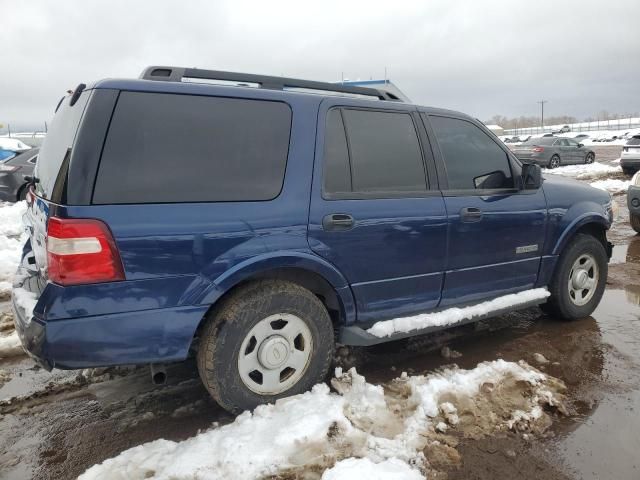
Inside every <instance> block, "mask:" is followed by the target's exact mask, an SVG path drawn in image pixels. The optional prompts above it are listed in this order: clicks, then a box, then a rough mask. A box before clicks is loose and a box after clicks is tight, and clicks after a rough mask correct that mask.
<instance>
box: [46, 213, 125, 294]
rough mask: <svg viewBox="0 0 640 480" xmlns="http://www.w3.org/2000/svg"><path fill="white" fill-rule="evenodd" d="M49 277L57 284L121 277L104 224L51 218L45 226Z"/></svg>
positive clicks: (122, 278)
mask: <svg viewBox="0 0 640 480" xmlns="http://www.w3.org/2000/svg"><path fill="white" fill-rule="evenodd" d="M47 260H48V272H49V279H50V280H51V281H52V282H55V283H59V284H60V285H79V284H84V283H98V282H115V281H118V280H124V269H123V268H122V261H121V260H120V254H119V253H118V247H117V246H116V243H115V242H114V240H113V237H112V235H111V232H110V231H109V228H108V227H107V225H106V224H104V223H103V222H101V221H99V220H93V219H85V218H82V219H79V218H72V219H68V218H57V217H51V218H50V219H49V223H48V225H47Z"/></svg>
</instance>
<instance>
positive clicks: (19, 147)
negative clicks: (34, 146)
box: [0, 137, 31, 152]
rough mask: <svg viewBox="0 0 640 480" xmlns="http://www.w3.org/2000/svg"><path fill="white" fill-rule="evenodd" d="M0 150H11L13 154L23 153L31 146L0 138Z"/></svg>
mask: <svg viewBox="0 0 640 480" xmlns="http://www.w3.org/2000/svg"><path fill="white" fill-rule="evenodd" d="M0 148H1V149H5V150H13V151H14V152H24V151H25V150H29V149H30V148H31V145H27V144H26V143H24V142H23V141H22V140H18V139H17V138H11V137H0Z"/></svg>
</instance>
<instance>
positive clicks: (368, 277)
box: [13, 67, 612, 411]
mask: <svg viewBox="0 0 640 480" xmlns="http://www.w3.org/2000/svg"><path fill="white" fill-rule="evenodd" d="M29 181H30V182H31V184H32V187H31V189H30V192H29V194H28V196H27V203H28V212H27V215H26V216H25V222H26V224H27V227H26V228H27V229H28V232H29V240H28V242H27V243H26V245H25V247H24V254H23V258H22V262H21V265H20V268H19V271H18V274H17V275H16V280H15V285H14V294H13V307H14V313H15V322H16V328H17V330H18V333H19V336H20V338H21V340H22V343H23V345H24V347H25V349H26V350H27V351H28V352H29V353H30V354H31V355H32V356H33V357H34V358H35V359H36V361H37V362H38V363H39V364H41V365H43V366H44V367H45V368H47V369H52V368H62V369H75V368H86V367H96V366H108V365H119V364H151V365H152V367H153V368H152V371H156V372H157V373H158V372H159V373H162V367H161V365H163V364H166V363H168V362H176V361H181V360H184V359H186V358H187V357H188V356H189V355H190V353H191V352H193V353H194V354H195V355H197V363H198V368H199V373H200V376H201V378H202V381H203V382H204V384H205V386H206V388H207V389H208V391H209V392H210V393H211V395H212V396H213V397H214V398H215V399H216V400H217V401H218V402H219V403H220V404H221V405H222V406H223V407H225V408H227V409H229V410H231V411H239V410H242V409H247V408H252V407H254V406H256V405H257V404H260V403H264V402H271V401H274V400H276V399H277V398H280V397H283V396H287V395H292V394H296V393H300V392H303V391H305V390H307V389H309V388H310V387H311V386H312V385H314V384H315V383H317V382H319V381H322V379H323V378H324V377H325V376H326V374H327V372H328V370H329V368H330V365H331V362H332V359H333V356H334V349H335V345H336V344H346V345H371V344H374V343H379V342H383V341H390V340H395V339H398V338H404V337H407V336H409V335H416V334H422V333H426V332H430V331H433V330H437V329H442V328H448V327H450V326H452V325H459V324H461V323H465V322H468V321H473V320H477V319H479V318H482V317H483V316H488V315H493V314H495V313H497V312H499V311H505V310H513V309H516V308H522V307H525V306H529V305H533V304H539V303H541V302H546V303H545V304H544V305H543V307H544V308H545V309H546V310H548V311H550V312H552V313H553V314H554V315H555V316H557V317H560V318H564V319H574V318H580V317H584V316H588V315H589V314H591V312H592V311H593V310H594V308H595V307H596V306H597V304H598V302H599V301H600V298H601V296H602V293H603V290H604V288H605V280H606V277H607V263H608V259H609V257H610V254H611V246H610V244H609V243H608V242H607V239H606V231H607V229H608V228H609V227H610V225H611V221H612V211H611V199H610V197H609V195H608V194H607V193H605V192H603V191H600V190H596V189H594V188H590V187H588V186H586V185H584V184H581V183H577V182H575V181H571V180H567V179H564V178H560V177H556V176H553V175H551V176H548V177H546V178H542V176H541V172H540V168H539V167H538V166H536V165H530V164H526V163H521V162H520V161H519V160H518V159H517V158H515V157H514V156H513V154H512V153H511V152H510V151H509V150H508V149H507V148H506V147H505V146H504V145H503V144H502V142H500V141H499V140H498V139H497V138H496V137H495V136H494V135H493V134H491V133H490V132H489V131H488V130H487V129H486V128H485V127H484V125H482V123H480V122H479V121H477V120H475V119H473V118H470V117H469V116H467V115H464V114H461V113H457V112H453V111H448V110H441V109H435V108H426V107H421V106H416V105H410V104H407V103H403V102H401V101H398V99H396V98H395V97H394V96H393V94H390V93H387V92H384V91H379V90H372V89H368V88H362V87H355V86H346V85H338V84H331V83H321V82H311V81H302V80H294V79H287V78H279V77H264V76H257V75H248V74H235V73H230V72H216V71H207V70H199V69H184V68H175V67H150V68H148V69H146V70H145V71H144V72H143V75H142V77H141V78H140V79H135V80H103V81H99V82H97V83H95V84H93V85H91V86H88V87H87V86H85V85H80V86H79V87H78V88H77V89H76V90H75V92H73V94H71V95H69V96H67V97H65V98H63V99H62V100H61V102H60V103H59V105H58V108H57V111H56V115H55V117H54V120H53V124H52V125H51V128H50V130H49V134H48V136H47V138H46V141H45V142H44V145H43V146H42V149H41V150H40V154H39V158H38V163H37V166H36V171H35V176H34V177H33V178H30V179H29ZM527 292H529V294H527ZM532 292H533V293H532ZM514 294H515V295H514ZM487 302H488V303H487ZM32 307H33V308H32ZM453 307H469V309H462V310H460V309H454V308H453ZM433 312H439V313H436V317H433V316H429V314H432V313H433ZM451 312H453V313H455V314H456V315H458V317H455V315H454V317H455V318H454V317H451V315H450V313H451ZM461 312H462V313H461ZM465 312H467V313H465ZM425 313H427V315H423V314H425ZM437 315H439V316H437ZM433 318H436V319H439V320H437V321H434V322H431V321H430V320H429V319H433ZM451 318H453V320H451ZM425 319H426V321H424V320H425ZM443 319H444V320H443ZM447 319H448V320H447ZM407 325H409V328H407ZM396 327H397V328H396ZM380 332H382V333H380Z"/></svg>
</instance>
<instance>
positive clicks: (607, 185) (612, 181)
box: [589, 178, 631, 194]
mask: <svg viewBox="0 0 640 480" xmlns="http://www.w3.org/2000/svg"><path fill="white" fill-rule="evenodd" d="M589 185H591V186H592V187H595V188H599V189H600V190H606V191H608V192H609V193H612V194H616V193H626V192H627V189H628V188H629V185H631V181H630V180H618V179H616V178H607V179H606V180H598V181H597V182H592V183H590V184H589Z"/></svg>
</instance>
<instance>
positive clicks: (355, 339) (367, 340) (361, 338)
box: [338, 298, 547, 347]
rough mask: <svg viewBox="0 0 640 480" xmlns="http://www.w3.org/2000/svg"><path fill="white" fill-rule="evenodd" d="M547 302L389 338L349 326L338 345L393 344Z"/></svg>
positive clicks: (342, 332)
mask: <svg viewBox="0 0 640 480" xmlns="http://www.w3.org/2000/svg"><path fill="white" fill-rule="evenodd" d="M546 301H547V299H546V298H542V299H537V300H531V301H529V302H525V303H520V304H518V305H514V306H511V307H508V308H503V309H498V310H493V311H491V312H488V313H486V314H484V315H478V316H475V317H472V318H466V319H463V320H460V321H459V322H456V323H452V324H449V325H442V326H434V327H427V328H422V329H419V330H413V331H411V332H400V333H396V334H394V335H391V336H389V337H376V336H375V335H372V334H370V333H369V332H367V331H366V330H365V329H364V328H362V327H358V326H355V325H352V326H348V327H340V331H339V333H338V343H340V344H342V345H351V346H354V347H368V346H371V345H378V344H380V343H385V342H393V341H394V340H401V339H403V338H409V337H415V336H418V335H425V334H427V333H433V332H439V331H442V330H447V329H449V328H453V327H459V326H461V325H467V324H469V323H475V322H477V321H479V320H484V319H486V318H491V317H497V316H500V315H504V314H505V313H511V312H515V311H518V310H525V309H527V308H531V307H535V306H537V305H540V304H543V303H546ZM445 310H446V309H445ZM436 312H437V310H436V311H435V312H433V313H436Z"/></svg>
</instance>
